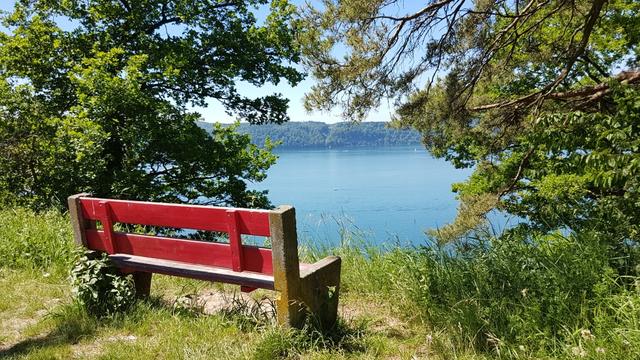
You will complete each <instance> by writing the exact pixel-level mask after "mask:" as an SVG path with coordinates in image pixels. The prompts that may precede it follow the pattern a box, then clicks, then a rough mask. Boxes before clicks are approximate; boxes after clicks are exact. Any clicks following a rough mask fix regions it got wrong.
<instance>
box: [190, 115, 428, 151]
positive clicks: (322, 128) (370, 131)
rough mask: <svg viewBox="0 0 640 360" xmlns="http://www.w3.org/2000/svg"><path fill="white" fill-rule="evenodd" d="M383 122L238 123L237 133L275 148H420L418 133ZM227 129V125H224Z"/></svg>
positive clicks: (208, 125)
mask: <svg viewBox="0 0 640 360" xmlns="http://www.w3.org/2000/svg"><path fill="white" fill-rule="evenodd" d="M387 125H388V123H386V122H362V123H351V122H341V123H335V124H326V123H323V122H316V121H307V122H287V123H284V124H281V125H275V124H265V125H250V124H247V123H241V124H240V125H239V126H238V132H240V133H244V134H248V135H250V136H251V141H252V142H253V143H254V144H256V145H263V144H264V143H265V141H266V139H267V138H269V139H270V140H271V141H273V142H276V141H280V142H282V143H281V144H280V145H279V146H278V149H292V150H294V149H299V150H302V149H318V150H321V149H343V148H365V147H396V146H416V147H418V146H420V147H421V146H422V142H421V140H422V138H421V136H420V133H418V132H417V131H415V130H400V129H393V128H389V127H387ZM198 126H200V127H201V128H203V129H205V130H207V131H211V130H212V129H213V127H214V124H212V123H205V122H198ZM224 126H230V125H224Z"/></svg>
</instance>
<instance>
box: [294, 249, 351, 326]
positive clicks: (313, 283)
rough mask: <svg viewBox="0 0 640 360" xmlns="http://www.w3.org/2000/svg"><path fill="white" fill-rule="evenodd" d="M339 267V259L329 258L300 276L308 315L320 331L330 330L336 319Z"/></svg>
mask: <svg viewBox="0 0 640 360" xmlns="http://www.w3.org/2000/svg"><path fill="white" fill-rule="evenodd" d="M340 267H341V260H340V258H339V257H336V256H330V257H326V258H324V259H322V260H320V261H318V262H317V263H315V264H313V266H312V268H311V269H308V270H306V271H305V272H304V273H303V274H301V276H300V281H301V284H302V294H303V297H304V302H305V304H306V305H307V310H308V311H309V312H310V314H309V315H310V316H312V317H313V320H315V321H317V322H318V324H319V325H320V327H321V328H322V329H330V328H331V327H333V325H335V323H336V320H337V319H338V297H339V295H340Z"/></svg>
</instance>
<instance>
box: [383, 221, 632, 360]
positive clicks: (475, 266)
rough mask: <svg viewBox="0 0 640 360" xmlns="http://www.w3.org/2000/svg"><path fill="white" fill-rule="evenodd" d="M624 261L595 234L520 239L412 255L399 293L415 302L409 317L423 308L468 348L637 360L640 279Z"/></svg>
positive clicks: (425, 315) (484, 239)
mask: <svg viewBox="0 0 640 360" xmlns="http://www.w3.org/2000/svg"><path fill="white" fill-rule="evenodd" d="M615 256H616V253H615V252H614V251H612V250H611V248H610V247H609V245H608V243H607V241H606V240H602V239H599V238H598V237H596V236H593V235H592V234H580V235H576V234H572V235H567V236H563V235H560V234H552V235H544V236H542V235H540V236H534V237H531V236H525V235H524V234H522V233H518V232H517V231H514V232H511V233H507V234H505V235H503V236H501V237H498V238H488V237H486V236H480V237H478V238H476V239H475V241H474V239H468V240H467V241H466V242H462V243H459V244H457V246H456V247H455V248H453V249H452V248H451V247H449V248H438V247H424V248H422V249H420V250H419V251H416V252H409V253H407V256H405V257H404V258H403V259H404V260H403V263H401V264H398V266H400V267H403V268H404V269H405V271H406V272H405V275H406V277H405V278H404V280H403V281H402V282H399V283H397V284H396V286H397V287H398V288H399V289H401V291H403V292H404V293H406V294H407V295H408V298H409V302H408V304H407V307H408V309H407V310H410V309H416V308H417V309H420V310H421V313H422V315H421V317H422V318H423V319H424V320H426V321H427V323H429V324H431V325H432V326H434V327H437V328H445V329H448V330H449V331H450V332H451V333H452V334H457V335H456V337H457V340H458V341H459V343H460V344H461V345H462V344H469V343H472V344H474V346H475V347H476V348H477V349H480V350H484V351H489V352H496V353H501V354H505V353H509V354H511V355H517V354H520V355H523V353H526V354H529V355H533V354H537V355H542V354H554V355H556V356H559V355H562V354H564V353H565V352H567V351H569V352H578V353H579V354H584V355H585V356H586V355H589V354H591V355H595V354H596V353H595V351H596V350H598V353H599V354H600V353H601V352H602V351H608V352H609V353H613V354H616V355H615V356H613V354H610V355H611V356H613V357H612V358H637V356H640V350H638V349H640V337H639V336H638V335H637V331H638V324H640V312H639V311H638V310H639V309H640V308H639V307H638V305H639V304H640V301H639V300H638V295H639V294H640V293H639V292H638V284H637V281H638V278H637V274H635V275H624V276H622V275H620V274H619V272H618V271H617V269H616V268H615V267H614V266H612V263H614V264H615V262H614V261H612V260H614V259H613V258H614V257H615ZM407 313H408V311H407ZM585 334H589V335H588V336H586V335H585ZM585 337H586V338H585ZM587 340H588V341H587ZM589 351H591V353H589Z"/></svg>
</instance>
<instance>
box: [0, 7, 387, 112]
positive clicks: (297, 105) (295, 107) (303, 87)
mask: <svg viewBox="0 0 640 360" xmlns="http://www.w3.org/2000/svg"><path fill="white" fill-rule="evenodd" d="M292 2H293V3H294V4H296V5H302V4H304V2H305V1H304V0H292ZM13 4H14V0H0V10H4V11H9V10H11V9H12V8H13ZM262 12H264V13H265V14H266V10H265V9H260V10H259V11H258V14H257V15H258V17H260V15H261V14H260V13H262ZM313 83H314V80H313V78H311V77H310V76H308V77H307V78H306V79H305V80H304V81H302V82H301V83H300V84H298V85H297V86H296V87H291V86H290V85H289V84H288V83H287V82H286V81H282V82H280V84H278V85H272V84H267V85H265V86H262V87H260V88H258V87H255V86H252V85H250V84H246V83H238V84H237V86H238V91H239V92H240V93H241V94H243V95H245V96H248V97H259V96H263V95H269V94H273V93H280V94H282V95H283V96H284V97H285V98H287V99H289V110H288V113H289V117H290V118H291V120H292V121H323V122H327V123H335V122H338V121H342V119H341V117H340V113H341V109H336V110H335V111H331V112H329V113H327V112H320V111H314V112H311V113H307V112H306V111H305V109H304V106H303V97H304V94H305V93H307V92H308V91H309V90H310V89H311V86H312V85H313ZM193 110H194V111H197V112H198V113H200V114H201V115H202V118H203V119H204V120H205V121H207V122H223V123H230V122H234V121H235V119H234V118H233V117H231V116H229V115H227V114H226V113H225V111H224V107H223V106H222V105H221V104H220V103H219V102H217V101H216V100H215V99H211V100H210V101H209V104H208V106H207V107H204V108H202V107H196V108H193ZM391 114H392V111H390V108H389V106H388V104H384V105H383V106H381V107H380V109H378V110H377V111H375V112H373V113H372V114H371V115H370V116H369V118H368V119H367V121H389V120H390V119H391Z"/></svg>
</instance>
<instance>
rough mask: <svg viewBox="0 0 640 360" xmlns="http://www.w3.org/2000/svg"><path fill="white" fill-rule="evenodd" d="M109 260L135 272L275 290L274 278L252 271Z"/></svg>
mask: <svg viewBox="0 0 640 360" xmlns="http://www.w3.org/2000/svg"><path fill="white" fill-rule="evenodd" d="M109 258H110V259H111V261H112V262H113V263H114V264H115V265H116V266H119V267H123V268H127V269H130V270H134V271H142V272H152V273H159V274H165V275H174V276H181V277H188V278H192V279H199V280H208V281H216V282H224V283H229V284H236V285H243V286H249V287H254V288H260V289H269V290H273V289H274V285H273V276H271V275H264V274H260V273H255V272H250V271H242V272H235V271H233V270H230V269H226V268H221V267H215V266H204V265H195V264H189V263H184V262H179V261H171V260H163V259H154V258H149V257H144V256H136V255H129V254H113V255H110V256H109Z"/></svg>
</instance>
